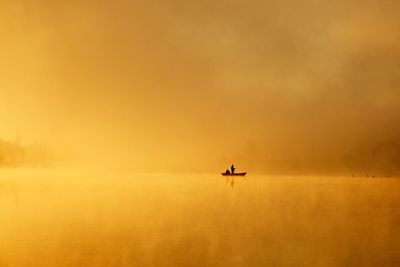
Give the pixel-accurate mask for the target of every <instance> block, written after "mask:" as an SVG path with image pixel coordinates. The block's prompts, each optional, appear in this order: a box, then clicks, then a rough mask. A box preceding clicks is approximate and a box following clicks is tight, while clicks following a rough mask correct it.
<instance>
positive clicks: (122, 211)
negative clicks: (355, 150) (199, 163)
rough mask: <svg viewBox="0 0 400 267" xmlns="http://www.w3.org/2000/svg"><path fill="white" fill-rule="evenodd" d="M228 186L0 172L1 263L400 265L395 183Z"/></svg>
mask: <svg viewBox="0 0 400 267" xmlns="http://www.w3.org/2000/svg"><path fill="white" fill-rule="evenodd" d="M224 179H225V178H221V176H220V175H219V174H217V175H208V176H207V175H137V174H129V173H102V174H95V173H73V172H69V173H51V172H47V173H46V172H34V173H22V172H1V174H0V214H1V216H0V267H12V266H16V267H21V266H41V267H47V266H51V267H57V266H85V267H90V266H97V267H102V266H116V267H117V266H118V267H121V266H399V264H400V247H399V244H400V242H399V241H400V205H399V204H400V193H399V192H400V190H399V189H400V180H397V179H383V178H382V179H366V178H351V177H350V178H347V177H346V178H344V177H281V178H278V177H261V176H258V177H256V176H249V177H246V179H237V178H236V179H235V180H234V181H233V183H232V181H229V185H230V186H227V184H226V182H225V181H224ZM233 185H234V187H233V188H232V186H233Z"/></svg>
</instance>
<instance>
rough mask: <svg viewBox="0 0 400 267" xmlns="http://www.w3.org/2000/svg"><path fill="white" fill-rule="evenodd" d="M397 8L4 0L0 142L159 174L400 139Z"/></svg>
mask: <svg viewBox="0 0 400 267" xmlns="http://www.w3.org/2000/svg"><path fill="white" fill-rule="evenodd" d="M399 13H400V4H399V3H398V1H393V0H382V1H376V0H374V1H372V0H364V1H357V0H346V1H344V0H338V1H315V0H304V1H287V0H284V1H282V0H281V1H277V0H276V1H244V0H233V1H232V0H231V1H227V0H219V1H211V0H204V1H183V0H182V1H181V0H172V1H165V0H164V1H162V0H154V1H144V0H143V1H127V0H114V1H103V0H86V1H84V0H83V1H77V0H69V1H66V0H64V1H61V0H54V1H45V0H0V38H1V39H0V40H1V42H0V138H2V139H11V140H13V139H14V138H15V135H16V133H17V132H18V131H19V132H20V134H21V138H22V141H23V142H24V143H33V142H43V143H46V144H49V145H50V146H52V147H55V148H57V150H59V151H68V153H70V154H72V155H76V156H77V158H79V160H81V161H82V162H91V164H94V162H96V163H101V164H104V163H109V164H110V165H113V166H127V167H129V168H133V169H152V170H170V169H171V170H172V169H173V170H179V168H181V167H182V166H185V168H186V166H190V168H194V169H207V170H209V169H213V168H215V167H220V166H221V164H225V162H226V164H227V165H228V164H230V163H231V160H232V159H234V158H238V155H245V157H246V156H248V157H250V158H251V157H262V158H270V159H286V158H292V157H297V158H322V157H323V158H330V157H336V155H337V156H342V155H344V154H346V153H351V152H352V151H356V150H359V149H363V148H365V147H370V146H373V145H374V144H376V143H379V142H386V141H399V140H400V90H399V88H400V63H399V62H400V31H399V29H400V19H399ZM249 151H250V152H251V151H253V152H254V151H257V153H256V152H254V153H256V154H257V155H248V154H247V153H250V152H249ZM66 153H67V152H66ZM78 155H79V156H78ZM239 158H240V157H239ZM88 164H89V163H88ZM239 164H240V162H239ZM199 166H200V167H199ZM185 168H184V167H182V169H185ZM255 168H256V167H255Z"/></svg>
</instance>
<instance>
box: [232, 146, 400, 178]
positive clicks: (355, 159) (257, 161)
mask: <svg viewBox="0 0 400 267" xmlns="http://www.w3.org/2000/svg"><path fill="white" fill-rule="evenodd" d="M242 152H243V153H241V154H240V155H238V156H237V157H236V158H235V160H236V161H238V162H241V163H243V164H244V165H246V166H247V167H248V168H249V169H250V170H251V169H253V170H255V171H258V172H260V173H265V174H285V175H286V174H293V175H297V174H300V175H303V174H324V175H326V174H332V175H355V176H366V175H368V176H377V177H378V176H381V177H387V176H400V142H398V141H384V142H378V143H375V144H373V145H369V146H367V147H364V148H361V149H356V150H353V151H351V152H343V153H341V154H340V153H339V154H336V155H333V156H330V157H328V156H326V157H324V156H320V155H319V156H317V157H314V158H312V157H310V156H309V155H304V156H303V157H301V156H291V157H289V156H288V157H286V158H284V159H280V158H273V157H271V156H269V155H268V152H265V151H263V150H261V149H260V147H258V146H257V145H255V144H250V145H248V146H246V147H245V149H244V150H243V151H242Z"/></svg>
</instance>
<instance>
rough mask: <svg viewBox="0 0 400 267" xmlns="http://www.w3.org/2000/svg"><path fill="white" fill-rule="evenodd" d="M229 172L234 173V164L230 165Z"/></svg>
mask: <svg viewBox="0 0 400 267" xmlns="http://www.w3.org/2000/svg"><path fill="white" fill-rule="evenodd" d="M231 173H235V166H233V164H232V166H231Z"/></svg>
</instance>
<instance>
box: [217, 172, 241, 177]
mask: <svg viewBox="0 0 400 267" xmlns="http://www.w3.org/2000/svg"><path fill="white" fill-rule="evenodd" d="M246 174H247V172H238V173H221V175H222V176H245V175H246Z"/></svg>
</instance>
